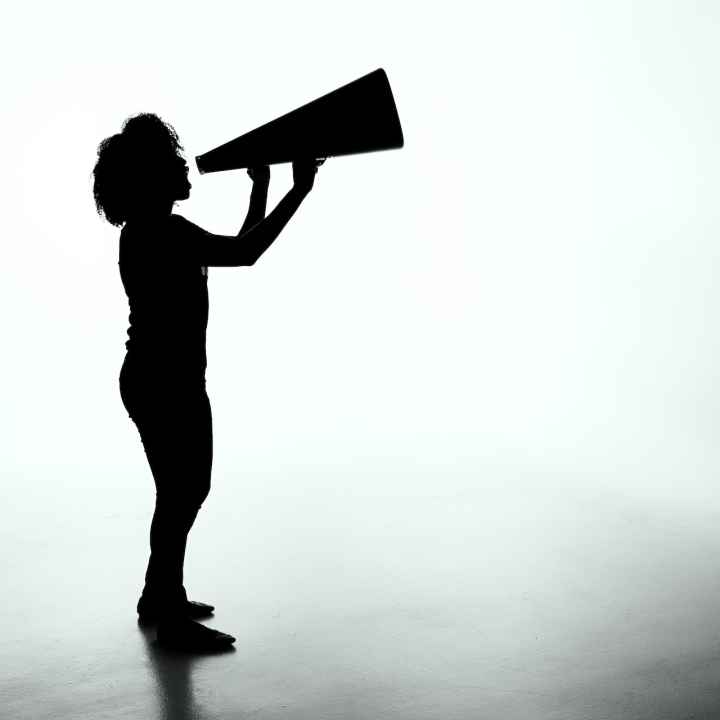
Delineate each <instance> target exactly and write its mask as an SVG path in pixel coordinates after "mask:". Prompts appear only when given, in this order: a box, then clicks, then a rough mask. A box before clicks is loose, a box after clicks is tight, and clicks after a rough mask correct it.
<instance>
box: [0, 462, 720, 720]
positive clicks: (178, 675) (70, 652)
mask: <svg viewBox="0 0 720 720" xmlns="http://www.w3.org/2000/svg"><path fill="white" fill-rule="evenodd" d="M373 480H374V481H373V482H372V483H370V482H367V483H364V482H363V478H362V476H358V475H356V476H353V475H352V473H350V472H348V473H346V474H344V475H343V473H342V472H340V471H338V472H337V473H335V475H334V476H331V475H327V476H325V477H324V478H322V479H321V480H319V481H317V482H315V483H314V484H313V483H309V482H307V475H306V474H300V473H299V474H298V475H297V476H294V477H293V476H292V475H288V474H285V475H282V474H279V475H276V476H273V475H267V476H266V477H262V478H242V477H231V476H226V477H220V478H217V477H216V478H214V488H213V493H212V494H211V496H210V498H209V499H208V501H207V503H206V505H205V507H204V508H203V509H202V511H201V516H200V517H199V519H198V522H197V524H196V526H195V528H194V529H193V531H192V535H191V542H190V550H189V552H188V559H187V566H186V585H187V587H188V590H189V594H190V596H191V597H192V598H194V599H197V600H201V601H205V602H211V603H213V604H215V605H216V606H217V611H216V614H215V617H214V618H212V619H211V620H210V621H208V623H207V624H208V625H211V626H213V627H217V628H220V629H222V630H226V631H228V632H231V633H232V634H233V635H235V636H236V637H237V638H238V640H237V643H236V646H235V649H234V650H233V651H231V652H227V653H222V654H217V655H212V656H201V657H197V656H195V657H192V656H184V655H182V654H177V653H171V652H167V651H163V650H162V649H161V648H158V647H157V646H156V644H155V639H154V632H153V630H152V629H143V628H140V627H139V626H138V625H137V622H136V618H135V611H134V605H135V602H136V600H137V594H138V592H139V590H140V583H141V581H142V573H143V571H144V563H145V557H146V544H147V525H148V523H149V517H150V511H151V496H150V489H149V488H148V487H145V486H144V485H143V482H144V481H145V480H143V481H142V482H141V481H133V482H132V483H128V486H126V487H123V486H122V484H120V483H117V482H115V481H113V482H109V481H107V480H104V479H103V478H97V479H95V480H92V481H91V480H90V479H87V480H84V481H82V482H80V481H78V482H76V483H74V484H73V483H72V482H70V481H65V485H64V486H63V488H62V492H58V493H56V494H52V493H48V492H47V488H48V487H49V484H48V482H43V483H40V482H36V483H29V482H27V479H23V478H20V477H17V478H9V479H8V485H7V489H8V492H7V503H6V507H5V508H4V510H3V524H2V527H1V528H0V533H1V536H2V546H3V551H4V558H3V565H4V573H3V575H4V577H3V601H4V608H3V609H4V612H3V613H2V615H1V616H0V617H1V618H2V619H1V620H0V623H1V624H2V628H1V629H2V643H1V644H0V662H1V665H0V667H1V668H2V680H1V683H0V717H3V718H8V720H44V719H45V718H48V719H49V718H53V719H54V720H64V719H65V718H67V719H71V718H72V720H85V719H88V720H90V719H92V720H106V719H107V720H111V719H112V720H116V719H118V720H119V719H120V718H133V719H135V718H152V719H154V718H157V719H158V720H190V719H192V720H195V719H197V720H201V719H202V720H215V719H216V718H217V719H219V718H254V719H258V720H261V719H262V720H264V719H268V720H269V719H280V718H293V719H294V720H301V719H304V718H308V719H310V718H312V719H313V720H324V719H325V718H328V719H329V718H343V719H348V720H350V719H352V720H380V719H382V718H388V719H392V720H401V719H402V720H426V719H427V720H429V719H431V718H433V719H438V720H469V719H474V718H489V719H496V718H497V719H500V718H502V720H516V719H517V720H521V719H522V720H546V719H547V720H551V719H552V720H560V719H563V720H565V719H567V720H624V719H626V718H627V719H632V720H681V719H686V718H687V719H689V718H718V717H720V612H719V610H720V523H718V522H717V521H718V519H719V517H720V502H716V503H713V502H712V501H711V500H708V501H702V502H701V501H698V502H687V499H686V501H685V502H679V503H677V504H674V503H672V502H667V501H666V502H657V503H652V502H644V501H643V500H642V498H639V497H634V498H633V497H631V496H629V495H624V494H622V493H620V492H613V491H611V490H607V489H606V490H604V491H601V490H597V489H595V490H594V489H593V485H592V479H589V478H583V477H576V478H571V479H570V482H565V483H564V485H563V484H557V485H556V486H554V487H553V486H552V484H551V483H548V482H545V481H544V480H543V479H542V478H532V477H531V476H529V477H525V478H524V479H523V481H522V482H520V481H515V480H513V479H512V478H511V477H508V478H507V479H506V480H503V481H502V482H495V481H493V480H492V479H488V478H487V477H481V476H477V477H474V476H472V475H465V476H463V478H462V479H461V480H458V479H456V478H453V477H450V476H448V477H447V478H445V477H439V476H438V477H432V475H428V474H427V473H425V474H423V475H422V477H420V476H419V477H418V478H417V480H416V479H415V478H414V477H413V474H412V473H408V474H407V476H406V477H405V478H404V480H403V482H402V483H398V482H388V483H387V484H386V485H383V483H381V482H378V481H377V478H374V479H373ZM565 480H568V479H567V478H565ZM39 487H44V488H46V490H45V491H40V490H38V489H37V488H39Z"/></svg>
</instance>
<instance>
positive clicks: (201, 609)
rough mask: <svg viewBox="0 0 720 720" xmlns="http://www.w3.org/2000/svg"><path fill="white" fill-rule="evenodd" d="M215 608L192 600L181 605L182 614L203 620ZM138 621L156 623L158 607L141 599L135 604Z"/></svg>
mask: <svg viewBox="0 0 720 720" xmlns="http://www.w3.org/2000/svg"><path fill="white" fill-rule="evenodd" d="M214 610H215V607H214V606H213V605H206V604H205V603H201V602H195V601H194V600H186V601H185V603H184V605H183V612H184V614H185V615H187V616H188V617H189V618H204V617H210V615H212V614H213V611H214ZM137 613H138V620H139V621H140V622H142V623H152V622H157V621H158V619H159V617H160V614H159V611H158V607H157V606H156V605H154V604H153V603H152V602H149V601H147V600H146V599H145V598H144V597H141V598H140V600H139V601H138V604H137Z"/></svg>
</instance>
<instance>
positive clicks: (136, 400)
mask: <svg viewBox="0 0 720 720" xmlns="http://www.w3.org/2000/svg"><path fill="white" fill-rule="evenodd" d="M182 150H183V148H182V146H181V145H180V143H179V140H178V136H177V133H176V132H175V130H174V129H173V128H172V127H171V126H170V125H168V124H167V123H165V122H164V121H163V120H161V119H160V118H159V117H158V116H157V115H153V114H148V113H143V114H140V115H136V116H133V117H130V118H128V119H127V120H126V121H125V123H124V124H123V126H122V131H121V132H120V133H118V134H116V135H112V136H111V137H109V138H106V139H105V140H103V141H102V142H101V143H100V145H99V147H98V158H97V162H96V164H95V168H94V171H93V174H94V186H93V192H94V196H95V204H96V206H97V210H98V212H99V213H100V214H101V215H104V217H105V219H106V220H107V221H108V222H110V223H111V224H113V225H115V226H118V227H122V230H121V232H120V249H119V263H118V264H119V266H120V276H121V278H122V282H123V286H124V288H125V292H126V294H127V297H128V302H129V307H130V317H129V321H130V327H129V328H128V340H127V342H126V343H125V345H126V350H127V352H126V354H125V359H124V361H123V365H122V369H121V371H120V378H119V384H120V394H121V398H122V401H123V404H124V406H125V409H126V410H127V413H128V415H129V416H130V418H131V419H132V421H133V422H134V423H135V425H136V426H137V429H138V431H139V434H140V438H141V440H142V444H143V447H144V449H145V454H146V456H147V459H148V462H149V465H150V469H151V471H152V475H153V478H154V481H155V489H156V494H155V511H154V514H153V519H152V524H151V527H150V559H149V561H148V566H147V572H146V574H145V585H144V588H143V591H142V594H141V596H140V599H139V601H138V605H137V611H138V614H139V616H140V619H141V620H144V621H157V623H158V627H157V637H158V641H159V642H160V643H162V644H165V645H169V646H172V647H176V648H182V649H187V650H201V649H212V648H216V647H222V646H227V645H229V644H230V643H232V642H234V641H235V638H233V637H232V636H231V635H228V634H226V633H221V632H219V631H216V630H212V629H211V628H208V627H206V626H204V625H202V624H200V623H198V622H196V621H195V619H194V618H199V617H204V616H207V615H209V614H211V613H212V611H213V609H214V608H213V607H212V606H210V605H205V604H203V603H199V602H193V601H190V600H188V597H187V593H186V591H185V587H184V586H183V564H184V558H185V547H186V542H187V536H188V533H189V531H190V528H191V527H192V525H193V522H194V521H195V517H196V516H197V513H198V510H199V509H200V507H201V505H202V503H203V502H204V500H205V498H206V497H207V495H208V493H209V491H210V473H211V467H212V455H213V443H212V415H211V409H210V401H209V399H208V396H207V392H206V386H205V369H206V364H207V363H206V354H205V333H206V328H207V319H208V291H207V280H208V272H207V268H208V266H213V265H221V266H239V265H252V264H253V263H254V262H255V261H256V260H257V259H258V258H259V257H260V255H261V254H262V253H263V252H264V251H265V250H266V249H267V248H268V247H269V246H270V244H271V243H272V242H273V240H274V239H275V238H276V237H277V236H278V234H279V233H280V231H281V230H282V229H283V228H284V227H285V225H286V224H287V222H288V220H289V219H290V218H291V217H292V215H293V214H294V213H295V211H296V210H297V208H298V207H299V206H300V204H301V203H302V201H303V199H304V198H305V197H306V195H307V194H308V193H309V192H310V190H311V189H312V186H313V182H314V176H315V173H316V172H317V163H316V162H315V161H314V160H311V159H308V160H303V161H298V162H295V163H293V178H294V185H293V187H292V188H291V189H290V190H289V191H288V193H287V194H286V195H285V197H284V198H283V199H282V200H281V201H280V202H279V203H278V205H277V207H276V208H275V209H274V210H273V212H272V213H270V214H269V215H268V216H267V217H265V207H266V203H267V191H268V184H269V181H270V170H269V168H268V167H267V166H262V167H257V168H251V169H249V170H248V174H249V175H250V177H251V178H252V180H253V188H252V192H251V195H250V205H249V209H248V213H247V217H246V219H245V222H244V224H243V226H242V228H241V229H240V231H239V233H238V234H237V235H236V236H232V235H228V236H225V235H214V234H212V233H209V232H207V231H206V230H203V229H202V228H200V227H198V226H197V225H195V224H194V223H192V222H190V221H188V220H186V219H185V218H184V217H182V216H181V215H177V214H175V213H173V212H172V210H173V206H174V203H175V202H176V201H178V200H185V199H187V198H188V197H189V196H190V188H191V185H190V183H189V181H188V177H187V176H188V166H187V163H186V162H185V160H184V159H183V156H182V154H181V153H182Z"/></svg>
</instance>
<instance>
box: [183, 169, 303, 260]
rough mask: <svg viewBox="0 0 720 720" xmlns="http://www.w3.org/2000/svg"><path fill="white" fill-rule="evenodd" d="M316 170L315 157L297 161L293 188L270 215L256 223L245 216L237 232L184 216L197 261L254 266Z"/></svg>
mask: <svg viewBox="0 0 720 720" xmlns="http://www.w3.org/2000/svg"><path fill="white" fill-rule="evenodd" d="M316 172H317V164H316V162H315V160H308V161H298V162H294V163H293V179H294V185H293V187H292V188H291V189H290V190H289V191H288V192H287V194H286V195H285V197H284V198H283V199H282V200H281V201H280V202H279V203H278V204H277V206H276V207H275V209H274V210H273V211H272V212H271V213H270V214H269V215H268V216H267V217H265V218H263V219H261V220H259V221H258V222H255V223H253V224H250V223H249V220H252V218H246V220H245V223H244V224H243V227H242V228H241V229H240V232H239V233H238V234H237V235H215V234H213V233H210V232H208V231H207V230H203V229H202V228H201V227H199V226H198V225H195V223H192V222H190V221H189V220H186V219H185V218H182V220H183V221H184V223H186V230H187V231H188V235H189V241H190V245H191V252H192V254H193V255H194V256H195V258H196V259H197V261H198V264H199V265H210V266H220V267H237V266H241V265H245V266H247V265H254V264H255V262H256V261H257V259H258V258H259V257H260V256H261V255H262V254H263V253H264V252H265V250H267V249H268V248H269V247H270V245H271V244H272V243H273V241H274V240H275V238H276V237H277V236H278V235H279V234H280V233H281V231H282V229H283V228H284V227H285V225H287V223H288V221H289V220H290V218H291V217H292V216H293V215H294V214H295V212H296V211H297V209H298V208H299V207H300V205H301V203H302V201H303V200H304V199H305V197H306V196H307V194H308V193H309V192H310V190H311V189H312V186H313V182H314V179H315V177H314V176H315V173H316ZM253 189H254V188H253ZM248 215H250V211H248ZM177 217H182V216H177Z"/></svg>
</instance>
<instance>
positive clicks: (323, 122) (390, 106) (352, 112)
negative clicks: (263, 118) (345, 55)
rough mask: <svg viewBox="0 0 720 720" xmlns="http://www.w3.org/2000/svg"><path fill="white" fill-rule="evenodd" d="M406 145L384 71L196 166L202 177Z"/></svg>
mask: <svg viewBox="0 0 720 720" xmlns="http://www.w3.org/2000/svg"><path fill="white" fill-rule="evenodd" d="M402 146H403V134H402V128H401V127H400V118H399V117H398V113H397V108H396V107H395V100H394V99H393V94H392V90H391V89H390V83H389V81H388V78H387V75H386V73H385V71H384V70H383V69H382V68H379V69H377V70H375V71H373V72H371V73H369V74H368V75H364V76H363V77H361V78H358V79H357V80H354V81H353V82H351V83H348V84H347V85H343V86H342V87H340V88H338V89H337V90H334V91H333V92H331V93H328V94H327V95H323V96H322V97H319V98H318V99H317V100H313V101H312V102H309V103H307V104H306V105H303V106H302V107H299V108H297V110H293V111H292V112H289V113H287V114H286V115H283V116H281V117H279V118H277V119H276V120H272V121H271V122H269V123H266V124H265V125H261V126H260V127H258V128H255V130H251V131H250V132H248V133H245V134H244V135H241V136H240V137H237V138H235V139H234V140H230V141H229V142H226V143H225V144H224V145H220V146H219V147H216V148H214V149H213V150H209V151H208V152H206V153H204V154H202V155H198V156H197V157H196V158H195V162H196V164H197V168H198V170H199V171H200V172H201V173H211V172H219V171H221V170H234V169H236V168H247V167H254V166H257V165H274V164H276V163H285V162H292V161H293V160H298V159H300V158H327V157H336V156H338V155H354V154H356V153H367V152H375V151H378V150H392V149H395V148H401V147H402Z"/></svg>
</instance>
